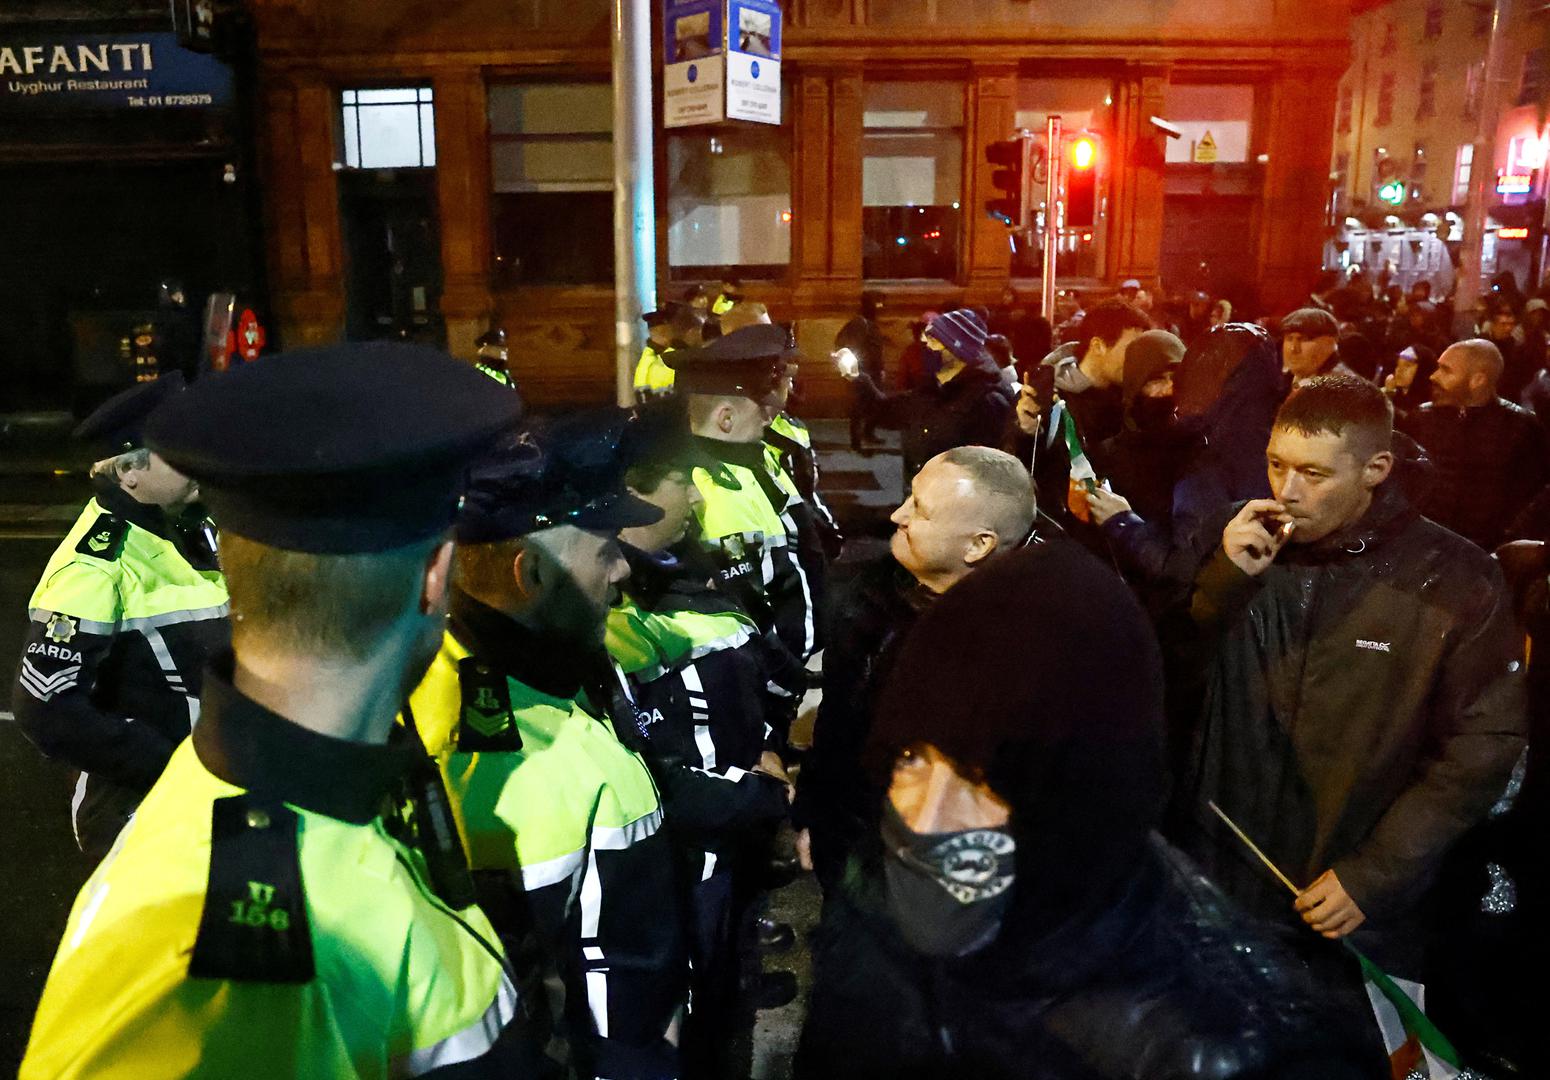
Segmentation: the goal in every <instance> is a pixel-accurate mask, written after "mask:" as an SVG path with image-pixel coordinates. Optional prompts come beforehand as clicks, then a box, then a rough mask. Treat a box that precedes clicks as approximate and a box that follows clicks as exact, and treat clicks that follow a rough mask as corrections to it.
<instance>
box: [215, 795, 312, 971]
mask: <svg viewBox="0 0 1550 1080" xmlns="http://www.w3.org/2000/svg"><path fill="white" fill-rule="evenodd" d="M297 825H298V818H297V815H296V811H294V810H292V809H290V808H289V807H287V806H286V805H285V804H283V803H281V802H279V801H278V800H273V799H264V798H260V797H258V796H255V795H253V794H251V793H248V794H243V795H233V796H232V797H230V798H226V799H216V800H215V803H214V805H213V807H212V809H211V817H210V879H209V882H208V884H207V886H206V888H205V906H204V913H203V914H202V915H201V916H200V918H199V936H198V937H197V938H195V939H194V955H193V957H192V958H191V959H190V960H189V964H188V973H189V976H190V977H192V978H196V979H230V980H233V981H235V982H261V983H306V982H311V981H312V978H313V976H314V974H315V968H314V966H313V958H312V928H311V926H310V925H309V924H308V922H307V898H306V894H305V892H304V891H303V889H302V881H301V852H300V850H299V846H298V845H299V837H298V834H297Z"/></svg>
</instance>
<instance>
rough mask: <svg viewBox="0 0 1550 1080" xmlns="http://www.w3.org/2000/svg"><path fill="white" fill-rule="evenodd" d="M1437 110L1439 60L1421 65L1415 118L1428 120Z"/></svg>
mask: <svg viewBox="0 0 1550 1080" xmlns="http://www.w3.org/2000/svg"><path fill="white" fill-rule="evenodd" d="M1436 112H1437V61H1435V60H1428V61H1426V63H1424V64H1422V65H1421V83H1420V86H1419V87H1418V88H1417V91H1416V102H1415V118H1416V119H1417V120H1426V119H1429V118H1430V117H1432V116H1433V115H1435V114H1436Z"/></svg>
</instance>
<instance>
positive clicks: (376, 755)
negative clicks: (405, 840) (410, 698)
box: [193, 652, 412, 825]
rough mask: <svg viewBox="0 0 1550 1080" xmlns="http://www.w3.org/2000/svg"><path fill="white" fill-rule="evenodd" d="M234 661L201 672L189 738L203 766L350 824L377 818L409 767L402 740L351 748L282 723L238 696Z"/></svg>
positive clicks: (227, 657) (222, 660)
mask: <svg viewBox="0 0 1550 1080" xmlns="http://www.w3.org/2000/svg"><path fill="white" fill-rule="evenodd" d="M234 661H235V658H234V657H233V655H232V654H231V653H230V652H227V653H224V654H222V655H221V656H218V657H216V659H215V660H214V661H212V662H211V664H210V668H209V670H207V671H206V672H205V677H204V690H203V693H202V695H201V705H202V708H201V710H200V717H199V723H197V724H195V725H194V735H193V739H194V752H195V753H196V754H198V755H199V760H200V762H201V763H202V764H203V765H204V767H205V768H206V769H209V770H210V772H212V773H213V774H215V775H216V776H217V777H219V778H220V779H222V780H224V781H226V782H227V783H228V784H235V785H236V786H237V787H240V788H245V789H246V790H248V791H250V792H252V793H253V794H255V795H260V796H269V797H272V798H276V799H279V800H281V801H283V802H287V803H290V804H291V805H292V806H297V807H300V808H301V809H303V810H310V811H312V812H314V813H318V814H324V815H326V816H328V817H331V818H337V819H338V820H340V821H348V822H350V823H351V824H354V825H365V824H367V823H368V822H370V821H371V820H372V819H374V818H376V817H377V816H378V815H380V814H381V812H382V809H383V800H384V799H385V798H386V797H387V796H388V795H389V794H390V793H391V791H392V790H393V787H394V785H395V784H396V783H397V781H398V780H399V779H400V778H401V777H402V776H403V775H404V774H405V772H406V771H407V770H408V768H409V765H410V762H411V760H412V755H411V753H410V749H411V748H410V746H409V744H408V743H406V742H404V741H403V739H402V738H401V737H400V738H398V739H396V740H394V741H391V742H389V743H387V744H386V745H383V744H377V743H359V742H351V741H349V740H347V739H336V738H332V737H330V736H328V735H322V734H319V733H318V732H316V731H311V730H309V729H307V728H304V727H302V726H301V725H300V724H297V723H295V722H293V721H290V720H287V719H286V718H285V717H283V716H280V715H279V714H277V713H274V712H271V711H269V710H268V709H266V708H264V707H263V706H262V705H260V704H258V702H256V701H254V700H253V699H251V698H249V697H246V696H244V695H243V694H241V693H239V692H238V691H237V689H236V687H234V686H233V685H232V667H233V664H234ZM399 730H400V729H396V728H395V734H397V733H398V732H399Z"/></svg>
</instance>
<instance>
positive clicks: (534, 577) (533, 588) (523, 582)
mask: <svg viewBox="0 0 1550 1080" xmlns="http://www.w3.org/2000/svg"><path fill="white" fill-rule="evenodd" d="M543 564H544V558H543V553H542V551H540V550H539V549H538V548H537V547H530V546H528V545H527V544H523V545H522V546H521V547H519V548H517V553H516V555H515V556H514V557H513V558H512V560H511V580H512V583H513V585H514V586H515V588H516V594H517V598H518V599H519V600H520V601H521V602H522V603H523V604H524V605H525V604H528V603H531V602H532V601H533V600H534V599H535V598H536V597H537V596H538V595H539V593H540V592H542V591H543V586H542V581H541V579H542V577H543V575H544V571H545V570H546V569H547V568H546V567H545V566H544V565H543Z"/></svg>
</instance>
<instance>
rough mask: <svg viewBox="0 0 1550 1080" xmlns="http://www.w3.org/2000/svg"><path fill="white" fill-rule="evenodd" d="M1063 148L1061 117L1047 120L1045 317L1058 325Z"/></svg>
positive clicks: (1045, 162) (1043, 298) (1045, 161)
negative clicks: (1057, 251) (1058, 268)
mask: <svg viewBox="0 0 1550 1080" xmlns="http://www.w3.org/2000/svg"><path fill="white" fill-rule="evenodd" d="M1064 162H1065V155H1064V154H1063V153H1061V150H1060V117H1058V116H1050V117H1046V118H1045V120H1044V292H1043V297H1042V302H1043V305H1044V312H1043V314H1044V317H1045V318H1046V319H1048V320H1049V324H1050V326H1051V327H1053V326H1055V255H1056V250H1055V249H1056V248H1058V247H1059V246H1060V223H1059V217H1060V210H1059V205H1058V204H1059V202H1060V174H1061V170H1062V169H1064V168H1065V164H1064Z"/></svg>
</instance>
